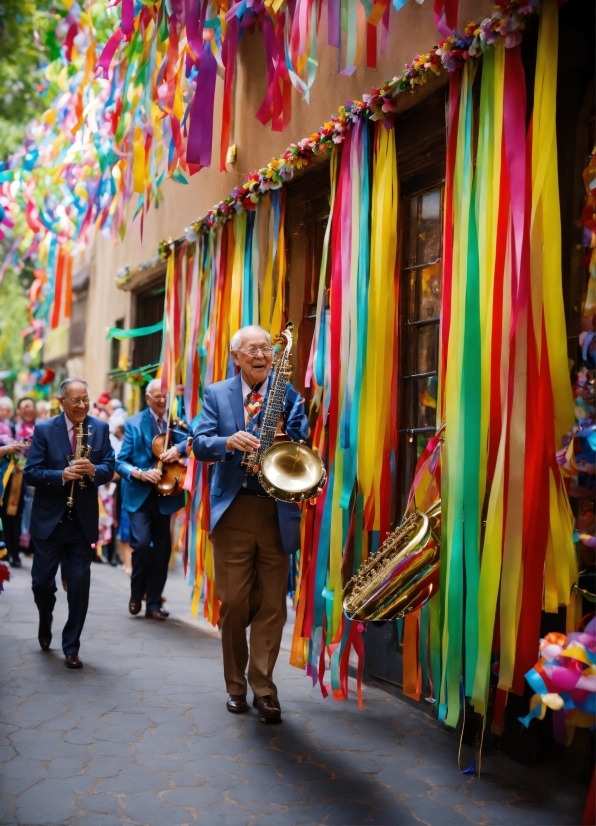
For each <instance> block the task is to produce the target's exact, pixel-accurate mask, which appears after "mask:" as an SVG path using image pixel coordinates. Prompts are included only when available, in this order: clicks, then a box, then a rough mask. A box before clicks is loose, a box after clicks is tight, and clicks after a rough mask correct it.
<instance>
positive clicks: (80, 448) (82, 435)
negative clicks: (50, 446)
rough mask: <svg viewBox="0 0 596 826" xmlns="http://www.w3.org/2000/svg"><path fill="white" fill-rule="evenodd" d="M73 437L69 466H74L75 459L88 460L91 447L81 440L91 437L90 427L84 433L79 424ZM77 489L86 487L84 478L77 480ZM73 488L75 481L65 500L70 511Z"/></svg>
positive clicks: (72, 501) (72, 503)
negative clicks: (74, 440) (73, 445)
mask: <svg viewBox="0 0 596 826" xmlns="http://www.w3.org/2000/svg"><path fill="white" fill-rule="evenodd" d="M75 435H76V446H75V452H74V456H69V457H68V464H69V465H71V466H72V465H74V463H75V462H76V461H77V459H88V458H89V456H90V455H91V445H90V444H86V445H85V444H83V439H88V438H89V436H91V425H89V427H88V429H87V430H86V431H84V430H83V423H82V422H80V424H78V425H77V426H76V433H75ZM79 487H80V488H86V487H87V484H86V482H85V477H84V476H83V477H82V478H81V479H79ZM74 488H75V480H74V479H73V480H72V482H71V484H70V495H69V497H68V499H67V500H66V504H67V506H68V507H69V508H70V509H72V508H73V507H74Z"/></svg>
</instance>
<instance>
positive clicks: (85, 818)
mask: <svg viewBox="0 0 596 826" xmlns="http://www.w3.org/2000/svg"><path fill="white" fill-rule="evenodd" d="M71 822H72V824H73V826H122V822H123V821H122V819H121V818H119V817H110V816H108V815H105V814H92V815H89V814H83V815H75V817H74V818H73V819H72V821H71Z"/></svg>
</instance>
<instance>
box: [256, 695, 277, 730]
mask: <svg viewBox="0 0 596 826" xmlns="http://www.w3.org/2000/svg"><path fill="white" fill-rule="evenodd" d="M252 704H253V706H254V707H255V708H256V710H257V711H258V712H259V720H260V721H261V723H281V708H280V706H279V701H278V700H277V699H276V698H275V697H272V696H271V695H270V694H267V695H265V697H255V698H254V699H253V701H252Z"/></svg>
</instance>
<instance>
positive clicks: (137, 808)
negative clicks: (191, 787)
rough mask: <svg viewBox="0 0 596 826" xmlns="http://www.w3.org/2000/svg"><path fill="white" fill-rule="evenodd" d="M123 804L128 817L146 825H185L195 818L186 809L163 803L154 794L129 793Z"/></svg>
mask: <svg viewBox="0 0 596 826" xmlns="http://www.w3.org/2000/svg"><path fill="white" fill-rule="evenodd" d="M123 806H124V810H125V813H126V815H128V817H130V818H132V820H134V821H138V822H139V823H142V824H143V825H144V826H185V824H187V823H192V821H193V819H194V818H193V817H192V815H191V814H190V813H189V812H187V811H185V810H184V809H181V808H179V807H177V806H170V805H168V804H167V803H162V802H161V800H160V799H159V797H157V795H154V794H136V793H133V794H127V795H125V797H124V798H123Z"/></svg>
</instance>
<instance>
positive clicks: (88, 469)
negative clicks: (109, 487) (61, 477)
mask: <svg viewBox="0 0 596 826" xmlns="http://www.w3.org/2000/svg"><path fill="white" fill-rule="evenodd" d="M74 467H75V470H77V471H78V472H79V473H80V475H81V476H88V477H89V478H90V479H93V477H94V476H95V465H94V464H92V463H91V462H90V461H89V459H76V460H75V463H74Z"/></svg>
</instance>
